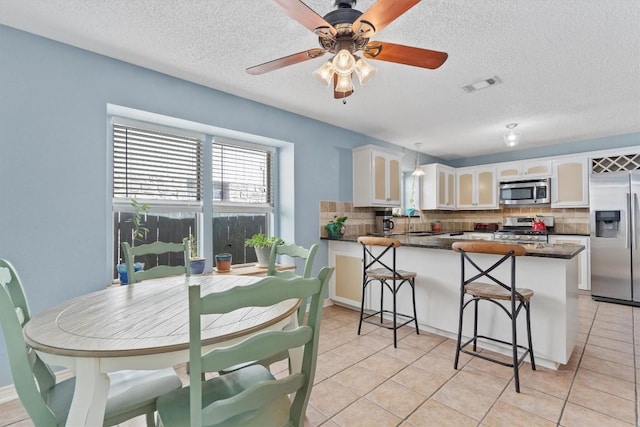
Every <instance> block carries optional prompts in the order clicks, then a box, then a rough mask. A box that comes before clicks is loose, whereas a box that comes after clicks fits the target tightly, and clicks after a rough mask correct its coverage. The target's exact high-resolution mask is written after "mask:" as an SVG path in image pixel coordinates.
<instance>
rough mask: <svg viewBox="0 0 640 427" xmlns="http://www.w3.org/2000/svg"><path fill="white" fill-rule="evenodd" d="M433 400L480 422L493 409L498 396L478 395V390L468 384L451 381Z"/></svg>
mask: <svg viewBox="0 0 640 427" xmlns="http://www.w3.org/2000/svg"><path fill="white" fill-rule="evenodd" d="M454 378H455V377H454ZM431 399H432V400H435V401H436V402H438V403H441V404H443V405H445V406H448V407H449V408H451V409H454V410H456V411H458V412H460V413H462V414H464V415H466V416H468V417H471V418H473V419H475V420H477V421H480V420H482V418H483V417H484V416H485V415H486V414H487V412H489V409H491V406H492V405H493V403H494V402H495V399H496V396H490V395H487V394H486V393H478V391H477V389H476V388H473V387H471V386H470V385H468V384H461V383H453V382H452V381H449V382H447V383H446V384H444V385H443V386H442V387H441V388H440V390H438V391H437V392H436V393H435V394H434V395H433V397H431Z"/></svg>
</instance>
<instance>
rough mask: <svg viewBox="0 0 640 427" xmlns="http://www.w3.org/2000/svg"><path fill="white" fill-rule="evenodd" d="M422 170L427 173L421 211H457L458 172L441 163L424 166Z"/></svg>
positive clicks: (423, 183)
mask: <svg viewBox="0 0 640 427" xmlns="http://www.w3.org/2000/svg"><path fill="white" fill-rule="evenodd" d="M421 168H422V170H424V173H425V174H424V177H423V182H422V203H421V205H420V207H421V209H455V206H456V205H455V204H456V197H455V194H456V170H455V169H454V168H452V167H450V166H445V165H441V164H439V163H432V164H429V165H423V166H421Z"/></svg>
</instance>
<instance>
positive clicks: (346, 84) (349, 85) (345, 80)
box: [335, 74, 353, 92]
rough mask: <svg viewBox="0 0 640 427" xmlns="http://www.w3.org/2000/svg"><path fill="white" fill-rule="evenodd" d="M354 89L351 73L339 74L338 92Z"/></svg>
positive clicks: (336, 88)
mask: <svg viewBox="0 0 640 427" xmlns="http://www.w3.org/2000/svg"><path fill="white" fill-rule="evenodd" d="M352 90H353V82H352V81H351V74H347V75H346V76H342V75H340V74H338V81H337V82H336V87H335V91H336V92H350V91H352Z"/></svg>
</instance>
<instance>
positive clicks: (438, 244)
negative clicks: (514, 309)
mask: <svg viewBox="0 0 640 427" xmlns="http://www.w3.org/2000/svg"><path fill="white" fill-rule="evenodd" d="M357 237H358V236H343V237H341V238H339V239H327V240H328V244H329V263H330V264H331V265H332V266H335V267H336V273H335V275H334V278H333V280H332V283H331V285H330V296H331V299H332V300H333V301H334V302H335V303H337V304H341V305H345V306H349V307H352V308H359V305H360V301H361V281H362V247H361V246H360V244H359V243H357ZM391 237H393V238H397V239H398V240H400V242H401V244H402V246H401V247H400V248H398V255H397V256H398V258H397V260H398V263H399V264H400V265H401V266H402V268H403V269H405V270H410V271H414V272H416V273H417V277H416V290H415V292H416V309H417V315H418V323H419V325H420V328H421V329H422V330H425V331H429V332H433V333H437V334H440V335H443V336H447V337H450V338H454V337H455V334H456V331H457V327H458V304H459V298H460V255H459V254H458V253H456V252H454V251H453V250H451V245H452V244H453V243H454V242H456V241H460V240H462V239H463V236H450V235H448V234H447V235H429V234H428V233H425V234H424V235H422V234H404V235H397V236H391ZM522 246H524V247H525V249H526V250H527V254H526V256H523V257H519V258H518V260H517V264H516V265H517V267H516V269H517V271H516V275H517V283H518V287H524V288H529V289H532V290H533V291H534V296H533V298H532V300H531V319H532V320H531V322H532V335H533V349H534V354H535V357H536V362H537V363H539V364H540V365H542V366H546V367H550V368H553V369H555V368H557V367H558V366H559V365H561V364H566V363H567V362H568V361H569V358H570V357H571V353H572V351H573V348H574V345H575V342H576V338H577V335H578V261H577V259H578V258H577V255H578V254H579V253H580V252H581V251H582V250H584V247H583V246H580V245H573V244H555V245H553V244H523V245H522ZM484 257H486V258H485V259H486V260H487V264H488V263H489V259H490V256H487V255H484ZM480 259H481V260H482V259H483V258H482V257H481V258H480ZM501 274H502V272H501V273H499V274H498V275H497V276H498V277H500V278H501V279H506V277H504V276H501ZM379 304H380V302H379V298H372V297H371V296H370V295H369V294H368V295H367V298H366V300H365V307H366V308H368V309H371V310H378V309H379ZM409 307H410V294H409V293H408V292H407V293H406V294H403V293H402V292H400V293H399V294H398V311H399V312H402V311H403V310H404V311H406V310H407V309H409ZM470 324H471V322H465V329H464V330H463V335H466V336H470V335H471V331H470V330H469V329H467V328H466V327H467V326H468V325H470ZM480 325H481V326H480V328H485V330H486V331H487V332H490V334H491V335H493V336H499V337H503V338H504V339H509V337H510V331H511V329H510V326H509V321H508V319H507V318H506V317H505V316H504V313H502V312H500V311H499V309H498V308H494V307H490V308H489V310H486V311H485V312H484V314H483V316H482V319H481V322H480ZM518 336H520V337H525V336H526V335H525V328H524V324H522V325H518ZM399 345H401V342H400V344H399ZM483 345H484V346H485V347H486V348H490V349H492V350H495V351H499V352H504V351H505V350H504V349H502V348H499V347H494V346H489V345H488V344H487V345H485V344H483ZM452 356H453V355H452Z"/></svg>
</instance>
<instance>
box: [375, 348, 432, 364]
mask: <svg viewBox="0 0 640 427" xmlns="http://www.w3.org/2000/svg"><path fill="white" fill-rule="evenodd" d="M381 353H382V354H386V355H387V356H391V357H394V358H396V359H398V360H402V361H403V362H405V363H413V362H415V361H416V360H418V359H419V358H420V357H422V356H424V354H425V351H424V350H420V349H417V348H414V347H403V346H400V347H398V348H394V347H393V346H389V347H386V348H384V349H383V350H382V351H381Z"/></svg>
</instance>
